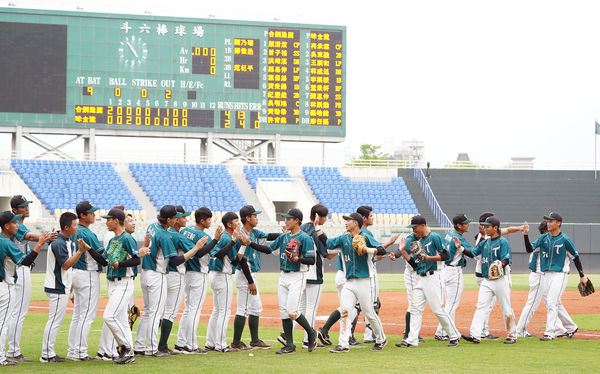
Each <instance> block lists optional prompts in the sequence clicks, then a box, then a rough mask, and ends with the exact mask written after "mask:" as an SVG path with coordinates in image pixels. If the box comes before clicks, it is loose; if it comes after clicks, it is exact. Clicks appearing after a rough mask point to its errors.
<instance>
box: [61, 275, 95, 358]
mask: <svg viewBox="0 0 600 374" xmlns="http://www.w3.org/2000/svg"><path fill="white" fill-rule="evenodd" d="M99 296H100V273H99V272H97V271H88V270H81V269H73V318H72V319H71V326H70V327H69V341H68V342H69V348H68V349H67V357H69V358H76V359H81V358H84V357H86V356H87V355H88V352H87V350H88V344H87V339H88V335H89V334H90V328H91V327H92V323H93V322H94V318H95V317H96V309H97V308H98V297H99Z"/></svg>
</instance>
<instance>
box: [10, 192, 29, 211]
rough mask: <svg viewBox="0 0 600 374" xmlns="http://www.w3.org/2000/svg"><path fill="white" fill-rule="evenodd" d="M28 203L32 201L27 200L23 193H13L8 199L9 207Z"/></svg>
mask: <svg viewBox="0 0 600 374" xmlns="http://www.w3.org/2000/svg"><path fill="white" fill-rule="evenodd" d="M30 203H33V201H29V200H27V199H26V198H25V197H24V196H23V195H15V196H13V197H12V198H11V199H10V207H11V208H22V207H24V206H27V205H29V204H30Z"/></svg>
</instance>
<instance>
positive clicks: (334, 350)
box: [329, 345, 350, 353]
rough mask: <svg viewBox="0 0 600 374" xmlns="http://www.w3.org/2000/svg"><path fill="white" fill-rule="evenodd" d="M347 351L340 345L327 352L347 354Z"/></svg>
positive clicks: (347, 349)
mask: <svg viewBox="0 0 600 374" xmlns="http://www.w3.org/2000/svg"><path fill="white" fill-rule="evenodd" d="M349 351H350V349H349V348H344V347H342V346H341V345H336V346H335V348H332V349H330V350H329V352H331V353H348V352H349Z"/></svg>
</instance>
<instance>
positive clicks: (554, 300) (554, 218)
mask: <svg viewBox="0 0 600 374" xmlns="http://www.w3.org/2000/svg"><path fill="white" fill-rule="evenodd" d="M544 219H545V220H546V222H547V225H548V232H547V233H546V234H544V235H542V236H541V237H540V239H539V241H540V243H539V244H540V256H541V257H540V270H541V271H542V272H543V273H544V275H542V284H543V287H544V289H545V290H546V293H547V294H546V307H547V309H548V313H547V315H546V331H544V335H543V336H542V337H541V338H540V340H542V341H550V340H554V338H555V337H556V329H557V322H556V321H557V319H560V321H561V322H562V324H563V326H564V327H565V329H566V330H567V333H566V336H565V337H566V338H567V339H571V338H573V335H575V333H576V332H577V330H578V327H577V325H576V324H575V322H573V320H572V319H571V317H570V316H569V314H568V313H567V311H566V310H565V308H564V307H563V305H562V303H561V301H560V299H561V298H562V295H563V293H564V292H565V288H566V287H567V281H568V274H569V267H570V266H569V265H570V263H571V260H573V263H574V264H575V268H577V272H578V273H579V278H580V279H579V282H580V283H581V284H583V285H585V284H586V283H587V281H588V279H587V277H586V276H585V275H584V274H583V266H582V265H581V259H580V258H579V253H578V252H577V249H576V248H575V244H574V243H573V240H571V238H569V237H568V236H567V235H566V234H565V233H563V232H561V231H560V228H561V226H562V222H563V219H562V217H561V215H560V214H558V213H556V212H552V213H550V214H548V215H545V216H544ZM525 247H526V249H527V251H528V252H529V251H531V249H532V246H531V244H530V243H529V240H528V239H526V240H525Z"/></svg>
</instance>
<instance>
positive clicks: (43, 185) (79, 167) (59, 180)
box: [11, 160, 141, 213]
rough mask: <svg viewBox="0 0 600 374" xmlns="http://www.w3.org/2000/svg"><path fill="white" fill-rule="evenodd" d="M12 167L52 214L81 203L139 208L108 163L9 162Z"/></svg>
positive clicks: (104, 206) (106, 207)
mask: <svg viewBox="0 0 600 374" xmlns="http://www.w3.org/2000/svg"><path fill="white" fill-rule="evenodd" d="M11 165H12V167H13V169H14V170H15V171H16V173H17V174H18V175H19V177H21V179H22V180H23V181H24V182H25V183H26V184H27V185H28V186H29V188H31V190H32V191H33V193H35V195H36V196H37V197H38V198H39V199H40V201H41V202H42V203H43V204H44V205H45V206H46V207H47V208H48V210H49V211H50V212H51V213H57V212H60V211H62V210H74V209H75V206H76V205H77V203H79V202H80V201H82V200H89V201H91V202H92V204H94V205H95V206H98V207H99V208H101V209H105V210H106V209H110V208H111V207H113V206H115V205H120V204H123V205H125V206H126V208H127V209H128V210H140V209H141V206H140V204H139V203H138V201H137V200H136V198H135V197H134V196H133V195H132V194H131V192H130V191H129V190H128V189H127V187H125V184H124V183H123V181H122V180H121V178H120V177H119V175H118V174H117V173H116V171H115V169H114V168H113V167H112V165H111V164H110V163H108V162H92V161H54V160H12V161H11ZM108 191H110V193H107V192H108Z"/></svg>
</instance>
